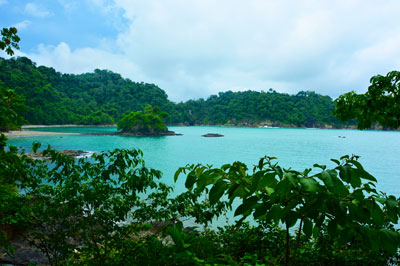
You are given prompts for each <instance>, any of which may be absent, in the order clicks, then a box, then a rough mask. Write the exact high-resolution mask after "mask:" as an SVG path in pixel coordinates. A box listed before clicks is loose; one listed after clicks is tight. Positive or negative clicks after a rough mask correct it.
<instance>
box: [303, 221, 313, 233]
mask: <svg viewBox="0 0 400 266" xmlns="http://www.w3.org/2000/svg"><path fill="white" fill-rule="evenodd" d="M303 224H304V225H303V232H304V234H305V235H306V236H307V237H310V236H311V234H312V229H313V224H312V222H311V221H310V219H308V218H305V219H304V221H303Z"/></svg>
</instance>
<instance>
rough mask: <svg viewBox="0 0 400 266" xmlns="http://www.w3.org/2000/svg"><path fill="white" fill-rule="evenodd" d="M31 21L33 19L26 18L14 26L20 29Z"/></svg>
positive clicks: (24, 27)
mask: <svg viewBox="0 0 400 266" xmlns="http://www.w3.org/2000/svg"><path fill="white" fill-rule="evenodd" d="M31 23H32V21H30V20H24V21H21V22H18V23H17V24H15V25H14V27H16V28H17V29H18V30H19V31H20V30H24V29H26V28H27V27H28V26H29V25H30V24H31Z"/></svg>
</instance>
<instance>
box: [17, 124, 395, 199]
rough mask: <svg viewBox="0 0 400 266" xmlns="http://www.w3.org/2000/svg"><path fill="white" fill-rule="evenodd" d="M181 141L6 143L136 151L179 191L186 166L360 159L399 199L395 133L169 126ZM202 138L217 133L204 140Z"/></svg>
mask: <svg viewBox="0 0 400 266" xmlns="http://www.w3.org/2000/svg"><path fill="white" fill-rule="evenodd" d="M169 129H170V130H173V131H175V132H177V133H181V134H183V136H166V137H123V136H91V135H63V136H60V135H55V136H41V137H25V138H13V139H10V140H9V144H11V145H15V146H17V147H20V148H22V149H24V150H25V151H26V152H31V145H32V142H34V141H39V142H41V143H42V145H43V146H47V145H51V146H53V147H54V148H55V149H57V150H65V149H72V150H86V151H93V152H99V151H107V150H112V149H115V148H126V149H133V148H136V149H141V150H142V151H143V152H144V159H145V161H146V165H147V166H148V167H152V168H155V169H158V170H161V171H162V172H163V173H164V175H163V178H162V182H164V183H167V184H170V185H174V186H175V193H180V192H183V191H184V190H185V189H184V177H183V176H181V177H180V179H179V180H178V182H177V183H176V184H174V182H173V175H174V173H175V171H176V170H177V169H178V168H179V167H181V166H185V165H186V164H196V163H202V164H212V165H213V166H215V167H219V166H221V165H223V164H226V163H233V162H234V161H241V162H244V163H246V164H247V165H248V166H249V168H250V169H252V167H253V165H255V164H257V163H258V160H259V159H260V158H261V157H263V156H265V155H268V156H274V157H277V158H278V162H279V164H280V165H281V166H283V167H285V168H289V167H291V168H292V169H296V170H303V169H305V168H310V167H312V165H313V164H314V163H318V164H326V165H328V167H333V166H334V164H333V163H332V162H331V161H330V159H331V158H336V159H338V158H339V157H341V156H342V155H345V154H349V155H352V154H355V155H358V156H360V159H359V161H360V162H361V163H362V164H363V165H364V167H365V169H366V170H367V171H369V172H370V173H371V174H372V175H374V176H375V177H376V178H377V179H378V184H377V188H378V190H381V191H384V192H386V193H388V194H393V195H396V196H400V156H399V152H400V132H397V131H359V130H338V129H288V128H246V127H206V126H204V127H200V126H196V127H170V128H169ZM29 130H39V131H54V132H76V133H92V132H115V131H116V128H115V127H53V128H36V129H29ZM206 133H219V134H223V135H224V137H221V138H205V137H201V135H203V134H206Z"/></svg>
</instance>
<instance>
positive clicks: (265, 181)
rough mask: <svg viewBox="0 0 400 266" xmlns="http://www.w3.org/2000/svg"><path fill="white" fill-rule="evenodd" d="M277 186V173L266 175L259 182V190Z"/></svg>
mask: <svg viewBox="0 0 400 266" xmlns="http://www.w3.org/2000/svg"><path fill="white" fill-rule="evenodd" d="M276 184H277V180H276V179H275V173H266V174H265V175H263V176H262V177H260V180H259V181H258V187H257V189H258V190H260V189H263V188H265V187H274V186H275V185H276Z"/></svg>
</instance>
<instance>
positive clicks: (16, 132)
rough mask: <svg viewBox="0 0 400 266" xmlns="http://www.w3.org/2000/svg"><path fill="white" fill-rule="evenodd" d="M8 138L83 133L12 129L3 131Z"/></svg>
mask: <svg viewBox="0 0 400 266" xmlns="http://www.w3.org/2000/svg"><path fill="white" fill-rule="evenodd" d="M2 133H3V134H4V135H5V136H6V137H7V138H9V139H12V138H23V137H40V136H52V135H81V133H63V132H45V131H33V130H11V131H9V132H2Z"/></svg>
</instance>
